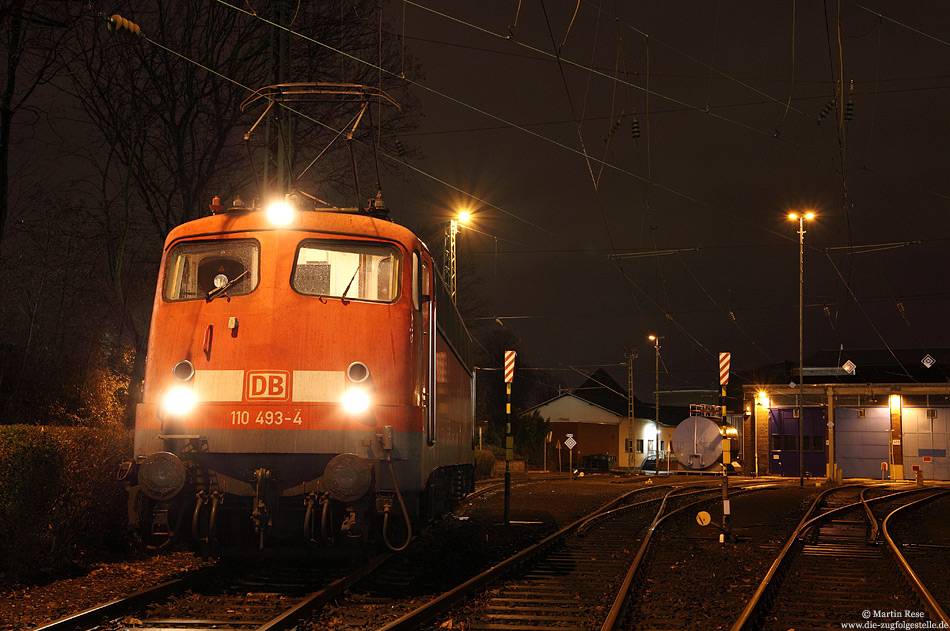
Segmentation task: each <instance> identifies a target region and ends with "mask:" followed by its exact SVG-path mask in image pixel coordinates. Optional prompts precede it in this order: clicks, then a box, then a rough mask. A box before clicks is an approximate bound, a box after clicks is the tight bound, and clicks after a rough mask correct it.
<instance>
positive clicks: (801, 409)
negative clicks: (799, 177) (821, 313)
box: [788, 212, 815, 487]
mask: <svg viewBox="0 0 950 631" xmlns="http://www.w3.org/2000/svg"><path fill="white" fill-rule="evenodd" d="M788 218H789V219H791V220H792V221H795V220H796V219H797V220H798V486H800V487H803V486H805V452H804V450H803V449H802V426H803V424H804V422H805V403H804V400H805V396H804V391H803V388H804V387H805V359H804V346H805V344H804V339H805V334H804V331H805V325H804V321H805V318H804V314H805V220H806V219H808V220H811V219H814V218H815V213H813V212H806V213H789V214H788Z"/></svg>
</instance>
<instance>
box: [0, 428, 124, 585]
mask: <svg viewBox="0 0 950 631" xmlns="http://www.w3.org/2000/svg"><path fill="white" fill-rule="evenodd" d="M131 442H132V441H131V436H130V434H129V432H126V431H124V430H103V429H93V428H82V427H72V428H70V427H38V426H26V425H10V426H3V427H0V576H2V577H3V578H5V579H7V580H37V579H42V578H52V577H55V576H59V575H61V574H62V573H63V571H64V570H65V569H66V568H67V567H68V565H69V563H70V561H73V560H76V559H77V558H78V557H79V556H80V555H81V554H82V553H84V552H87V551H93V550H100V551H101V550H106V549H110V548H114V547H115V545H116V544H117V543H119V542H124V541H125V525H126V510H125V496H126V494H125V488H124V486H123V484H122V483H120V482H119V481H118V480H116V475H115V474H116V470H117V469H118V465H119V463H120V462H122V461H123V460H128V459H129V457H130V456H131V452H132V445H131Z"/></svg>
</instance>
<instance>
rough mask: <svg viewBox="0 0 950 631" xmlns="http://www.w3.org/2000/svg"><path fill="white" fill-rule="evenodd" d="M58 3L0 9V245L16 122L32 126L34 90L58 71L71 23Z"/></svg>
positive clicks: (20, 1) (19, 1)
mask: <svg viewBox="0 0 950 631" xmlns="http://www.w3.org/2000/svg"><path fill="white" fill-rule="evenodd" d="M70 13H71V6H70V5H68V4H67V3H65V2H62V1H59V2H56V1H52V2H48V1H36V0H5V1H4V2H2V3H0V46H2V47H3V49H4V50H5V51H6V55H5V57H6V59H5V60H6V64H5V65H4V66H3V69H4V71H5V74H4V76H3V79H2V81H0V243H2V240H3V233H4V228H5V226H6V223H7V215H8V214H9V212H8V211H9V207H10V145H11V140H12V133H11V132H12V130H13V125H14V119H15V118H16V117H17V116H18V115H20V114H23V113H24V112H31V113H32V114H33V116H32V117H31V121H30V122H29V123H27V124H31V123H33V122H35V121H36V120H37V118H38V116H39V113H40V112H39V109H40V108H39V107H38V106H37V105H35V104H33V103H32V98H33V96H34V93H35V92H36V90H37V88H38V87H40V86H42V85H44V84H45V83H47V82H48V81H49V80H50V79H51V78H52V77H53V76H54V75H55V73H56V71H57V70H59V69H60V68H61V66H60V64H59V58H58V51H59V50H60V44H61V42H62V41H63V39H64V38H65V37H67V35H68V32H69V31H68V28H69V26H70V25H71V24H72V23H73V19H74V17H73V16H72V15H70Z"/></svg>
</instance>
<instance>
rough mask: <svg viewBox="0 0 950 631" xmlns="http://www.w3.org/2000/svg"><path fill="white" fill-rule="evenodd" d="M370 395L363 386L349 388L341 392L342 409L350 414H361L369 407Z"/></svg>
mask: <svg viewBox="0 0 950 631" xmlns="http://www.w3.org/2000/svg"><path fill="white" fill-rule="evenodd" d="M369 404H370V396H369V392H367V391H366V389H365V388H359V387H354V388H350V389H349V390H347V391H346V392H345V393H344V394H343V409H344V410H346V411H347V412H349V413H350V414H362V413H363V412H365V411H366V410H368V409H369Z"/></svg>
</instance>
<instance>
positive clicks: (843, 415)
mask: <svg viewBox="0 0 950 631" xmlns="http://www.w3.org/2000/svg"><path fill="white" fill-rule="evenodd" d="M862 411H863V413H864V414H865V416H864V417H862V416H861V412H862ZM890 414H891V413H890V409H889V408H887V407H874V408H861V409H860V410H859V409H852V408H835V459H836V460H837V461H838V468H839V469H841V472H842V475H843V476H844V477H846V478H872V479H877V480H879V479H881V463H882V462H889V451H888V448H887V441H888V438H889V436H890V429H891V416H890ZM885 477H887V476H886V475H885Z"/></svg>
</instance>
